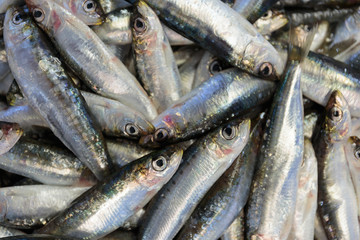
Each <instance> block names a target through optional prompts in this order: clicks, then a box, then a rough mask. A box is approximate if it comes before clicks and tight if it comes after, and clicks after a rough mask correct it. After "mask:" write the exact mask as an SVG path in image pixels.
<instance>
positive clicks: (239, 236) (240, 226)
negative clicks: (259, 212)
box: [221, 210, 245, 240]
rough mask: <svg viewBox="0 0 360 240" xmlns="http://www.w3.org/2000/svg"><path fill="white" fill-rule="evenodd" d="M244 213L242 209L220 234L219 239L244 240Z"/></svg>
mask: <svg viewBox="0 0 360 240" xmlns="http://www.w3.org/2000/svg"><path fill="white" fill-rule="evenodd" d="M244 225H245V215H244V210H242V211H241V213H240V215H239V216H238V217H237V218H235V220H234V221H233V223H232V224H231V225H230V226H229V227H228V229H227V230H226V231H225V232H224V234H223V235H222V236H221V240H244V239H245V229H244V228H245V226H244Z"/></svg>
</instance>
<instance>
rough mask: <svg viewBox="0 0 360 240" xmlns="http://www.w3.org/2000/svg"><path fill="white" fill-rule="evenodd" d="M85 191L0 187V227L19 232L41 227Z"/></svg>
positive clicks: (61, 187) (70, 188) (54, 187)
mask: <svg viewBox="0 0 360 240" xmlns="http://www.w3.org/2000/svg"><path fill="white" fill-rule="evenodd" d="M87 189H89V187H63V186H50V185H29V186H17V187H7V188H0V199H1V201H0V206H1V208H0V209H1V211H0V222H1V225H4V226H9V227H15V228H22V229H27V228H35V227H39V226H43V225H44V224H46V223H47V222H48V221H49V219H50V218H52V217H54V216H55V215H56V214H58V213H59V212H61V211H62V210H64V209H66V208H67V207H68V206H69V205H70V203H71V202H72V201H73V200H74V199H75V198H77V197H78V196H79V195H80V194H82V193H83V192H85V191H86V190H87Z"/></svg>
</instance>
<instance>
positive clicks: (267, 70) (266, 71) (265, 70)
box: [262, 66, 270, 76]
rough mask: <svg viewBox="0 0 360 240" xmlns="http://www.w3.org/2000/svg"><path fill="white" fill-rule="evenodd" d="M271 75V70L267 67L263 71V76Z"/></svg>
mask: <svg viewBox="0 0 360 240" xmlns="http://www.w3.org/2000/svg"><path fill="white" fill-rule="evenodd" d="M269 73H270V68H269V67H268V66H266V67H265V68H264V69H263V70H262V74H263V75H264V76H267V75H269Z"/></svg>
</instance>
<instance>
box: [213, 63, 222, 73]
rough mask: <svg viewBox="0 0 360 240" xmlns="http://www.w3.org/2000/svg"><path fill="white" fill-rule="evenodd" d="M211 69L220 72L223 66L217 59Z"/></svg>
mask: <svg viewBox="0 0 360 240" xmlns="http://www.w3.org/2000/svg"><path fill="white" fill-rule="evenodd" d="M211 71H212V72H220V71H221V66H220V64H219V63H218V62H217V61H216V62H214V63H213V65H212V68H211Z"/></svg>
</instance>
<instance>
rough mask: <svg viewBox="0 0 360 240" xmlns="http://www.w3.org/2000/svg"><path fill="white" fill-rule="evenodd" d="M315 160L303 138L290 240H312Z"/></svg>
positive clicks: (315, 192)
mask: <svg viewBox="0 0 360 240" xmlns="http://www.w3.org/2000/svg"><path fill="white" fill-rule="evenodd" d="M317 172H318V169H317V160H316V157H315V152H314V148H313V146H312V144H311V140H310V139H308V138H305V141H304V158H303V162H302V164H301V168H300V171H299V186H298V191H297V196H296V209H295V214H294V222H293V225H292V228H291V231H290V235H289V236H288V238H287V239H288V240H292V239H314V224H315V218H316V209H317V194H318V191H317V189H318V175H317Z"/></svg>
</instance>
